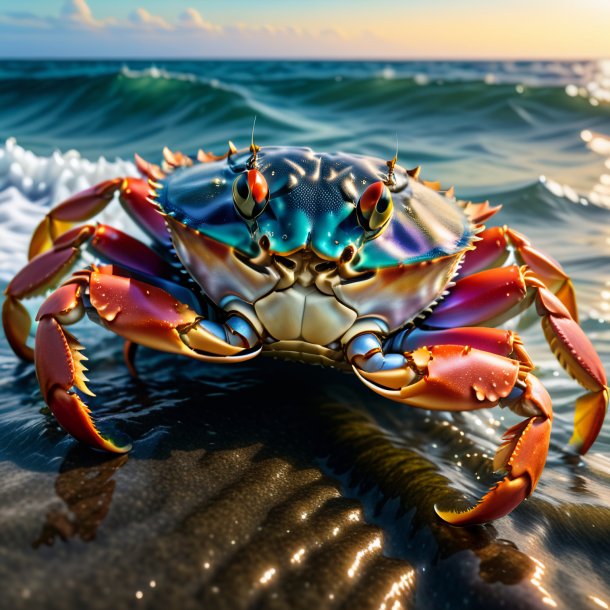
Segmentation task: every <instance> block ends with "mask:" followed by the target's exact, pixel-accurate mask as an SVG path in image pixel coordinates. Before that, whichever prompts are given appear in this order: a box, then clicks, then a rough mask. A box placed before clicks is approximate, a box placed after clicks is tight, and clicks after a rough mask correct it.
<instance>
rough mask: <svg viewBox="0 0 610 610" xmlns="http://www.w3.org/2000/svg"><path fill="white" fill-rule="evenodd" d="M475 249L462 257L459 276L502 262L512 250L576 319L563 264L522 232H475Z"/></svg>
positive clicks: (495, 229) (573, 297) (571, 289)
mask: <svg viewBox="0 0 610 610" xmlns="http://www.w3.org/2000/svg"><path fill="white" fill-rule="evenodd" d="M478 237H479V239H480V241H478V242H477V244H476V248H475V249H474V250H472V251H470V252H468V253H466V255H465V256H464V260H463V262H462V267H461V269H460V277H466V276H470V275H473V274H475V273H478V272H480V271H484V270H486V269H491V268H494V267H499V266H501V265H503V264H504V263H505V262H506V260H507V259H508V257H509V255H510V252H511V250H512V251H513V252H514V254H515V257H516V259H517V262H518V263H519V264H520V265H527V267H528V269H529V270H530V271H531V272H532V273H533V274H534V275H535V276H536V277H537V278H538V279H540V280H541V281H542V282H543V283H544V285H545V286H546V287H547V288H549V289H550V290H552V291H553V292H554V293H555V294H556V295H557V296H558V297H559V299H560V300H561V302H562V303H563V304H564V305H565V306H566V307H567V309H568V311H569V312H570V314H571V316H572V318H573V319H574V320H576V321H577V322H578V310H577V306H576V295H575V294H574V286H573V284H572V280H571V279H570V277H569V276H568V274H567V273H566V272H565V271H564V270H563V268H562V266H561V265H560V264H559V263H558V262H557V261H556V260H555V259H554V258H553V257H551V256H550V255H548V254H546V253H545V252H542V251H541V250H538V249H537V248H535V247H534V246H532V244H531V242H530V241H529V240H528V239H527V238H526V237H525V236H524V235H522V234H521V233H519V232H518V231H515V229H512V228H510V227H507V226H503V227H490V228H488V229H485V230H484V231H483V232H482V233H479V235H478Z"/></svg>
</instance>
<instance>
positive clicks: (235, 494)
mask: <svg viewBox="0 0 610 610" xmlns="http://www.w3.org/2000/svg"><path fill="white" fill-rule="evenodd" d="M255 115H256V117H257V122H256V133H257V136H256V137H257V142H258V143H259V144H261V145H263V146H264V145H305V146H311V147H313V148H316V149H319V150H344V151H348V152H359V153H363V154H372V155H377V156H381V157H383V158H389V157H391V156H392V155H393V154H394V148H395V141H396V137H397V136H398V142H399V158H400V163H401V164H402V165H404V166H407V167H412V166H415V165H419V164H421V165H422V166H423V172H422V174H423V178H424V179H428V180H440V181H441V182H442V183H443V185H445V186H447V187H448V186H450V185H455V187H456V192H457V194H458V196H460V197H468V198H473V199H474V200H475V201H478V200H481V199H482V198H490V200H491V201H492V202H493V203H503V204H504V208H503V210H502V212H501V213H500V215H498V217H496V218H494V219H493V221H494V223H498V224H504V223H506V224H511V225H512V226H514V227H515V228H517V229H519V230H521V231H523V232H524V233H526V234H527V235H528V236H529V237H530V238H531V239H532V241H534V242H535V243H536V244H537V245H538V246H539V247H540V248H542V249H544V250H546V251H548V252H550V253H551V254H553V255H554V256H555V257H556V258H557V259H559V260H560V261H561V262H562V264H563V265H564V267H565V268H566V270H567V271H568V272H569V273H570V274H571V275H572V277H573V278H574V281H575V285H576V289H577V293H578V298H579V306H580V310H581V318H582V325H583V327H584V328H585V330H586V331H587V333H588V335H589V336H590V337H591V339H592V341H593V343H594V344H595V346H596V348H597V349H598V351H599V353H600V355H601V357H602V360H603V361H604V363H605V365H606V368H607V369H610V139H608V136H610V64H608V63H607V62H606V63H604V62H504V63H499V62H482V63H467V62H460V63H450V62H445V63H443V62H434V63H426V62H417V63H384V62H374V63H368V62H322V63H319V62H279V61H278V62H252V63H251V62H151V61H147V62H133V61H127V62H0V142H5V144H4V145H3V147H2V148H0V236H1V239H0V280H1V285H2V288H4V286H5V285H6V283H7V282H8V281H9V280H10V278H11V276H12V275H13V274H14V273H15V272H16V271H17V270H18V269H19V268H20V266H21V265H22V264H23V263H24V262H25V251H26V247H27V239H28V236H29V234H30V232H31V231H32V229H33V228H34V226H35V225H36V223H37V221H38V219H39V218H40V217H41V215H42V214H43V213H44V211H45V209H46V207H48V206H49V205H51V204H54V203H57V202H59V201H61V200H62V199H64V198H65V197H67V196H68V195H69V194H71V193H73V192H76V191H78V190H80V189H82V188H85V187H86V186H88V185H89V184H92V183H95V182H97V181H100V180H102V179H105V178H108V177H113V176H116V175H129V174H134V173H135V167H134V166H133V164H132V163H131V159H132V155H133V153H134V152H138V153H139V154H141V155H142V156H144V157H145V158H147V159H149V160H151V161H155V162H156V161H158V160H159V158H160V150H161V149H162V147H163V146H165V145H167V146H169V147H170V148H172V149H174V150H176V149H177V150H183V151H184V152H193V151H196V150H197V149H198V148H204V149H205V150H206V151H208V150H211V151H213V152H215V153H221V152H224V151H225V150H226V146H227V141H228V140H229V139H230V140H232V141H234V142H235V144H236V145H237V146H238V147H243V146H245V145H247V144H248V142H249V137H250V130H251V127H252V121H253V117H254V116H255ZM104 214H105V215H104V221H105V222H108V221H110V222H116V223H117V224H118V225H119V226H125V225H124V222H125V221H124V219H122V218H115V217H114V214H115V211H114V210H109V211H108V212H105V213H104ZM35 306H36V303H35V302H32V304H31V308H32V309H35ZM520 332H521V334H522V335H523V336H524V338H525V342H526V345H527V346H528V349H529V351H530V353H531V354H532V356H533V359H534V361H535V362H536V364H537V365H538V367H539V368H538V371H537V374H538V375H539V376H540V377H541V379H542V380H543V381H544V383H545V385H546V386H547V387H548V388H549V391H550V392H551V395H552V397H553V399H554V405H555V412H556V417H555V421H554V428H553V439H552V442H551V451H550V454H549V460H548V463H547V467H546V470H545V472H544V474H543V477H542V479H541V482H540V484H539V486H538V488H537V490H536V492H535V494H534V496H533V497H532V499H531V500H529V501H528V502H526V503H525V504H524V505H523V506H521V507H520V508H519V509H517V510H516V511H515V512H514V513H513V514H511V515H510V516H509V517H507V518H505V519H502V520H500V521H498V522H496V523H494V524H493V525H492V526H486V527H482V528H474V529H473V530H469V531H468V532H464V531H462V530H454V529H452V528H448V527H444V526H441V525H439V524H438V523H437V522H436V521H435V520H434V518H433V517H432V515H431V512H430V511H431V505H432V504H433V502H434V501H435V497H436V496H435V494H436V493H437V492H438V493H440V492H439V490H441V491H442V490H445V491H446V488H447V486H448V485H449V486H450V488H452V489H454V490H456V493H455V495H456V497H460V493H467V494H470V495H469V498H471V499H472V498H474V497H476V496H479V495H480V494H481V493H482V492H483V491H484V489H485V488H486V487H487V486H488V485H489V483H490V482H491V481H492V480H493V475H492V474H491V469H490V465H489V460H488V459H487V457H483V455H485V456H488V455H493V448H494V446H495V445H496V444H497V442H498V440H499V437H500V435H501V430H502V429H503V427H504V426H506V425H507V424H508V423H509V421H510V422H512V421H513V416H512V415H510V414H507V413H504V412H503V411H501V410H500V409H496V410H494V411H493V412H491V413H489V414H487V413H478V414H476V415H466V416H463V417H462V416H459V417H453V416H444V415H442V414H441V415H438V416H435V417H431V416H429V415H427V414H425V413H420V412H414V411H412V410H408V409H406V408H400V407H396V406H395V405H393V404H389V403H387V402H385V401H383V400H382V399H379V398H377V397H375V396H372V395H371V394H370V393H369V392H368V391H367V390H366V389H365V388H364V387H361V386H360V384H358V382H357V380H354V379H353V378H352V377H349V376H346V375H343V374H340V373H337V372H334V371H329V370H322V369H319V368H315V367H307V366H305V365H297V364H291V363H276V362H275V361H271V360H261V361H260V362H254V363H250V364H248V365H240V366H237V367H236V368H231V369H226V368H224V367H218V366H207V365H201V364H200V363H195V362H192V361H186V360H180V359H175V358H171V357H168V356H164V355H158V354H154V353H152V352H148V351H143V353H142V355H141V357H140V359H141V378H140V380H138V381H134V380H132V379H131V378H130V377H129V375H128V374H127V373H126V371H125V369H124V367H123V365H122V362H121V343H120V341H119V340H117V339H116V338H112V337H109V336H107V335H106V334H104V333H103V332H102V331H101V330H100V329H99V328H97V327H94V326H92V325H85V326H84V328H83V330H82V331H79V333H78V334H79V337H80V338H81V340H82V341H83V342H84V343H85V344H86V345H89V346H90V349H89V355H90V356H91V357H92V366H91V368H92V371H93V374H92V375H91V378H92V380H93V384H94V385H95V390H96V393H97V394H98V397H99V398H98V400H97V407H96V409H97V412H98V414H99V417H100V419H101V420H102V421H104V422H106V423H110V422H113V423H114V424H115V425H116V426H117V427H118V428H119V429H122V430H123V431H126V432H128V433H129V434H130V436H131V437H132V438H133V440H134V450H133V452H132V453H131V454H130V455H129V457H128V458H120V459H119V460H118V461H117V459H116V458H106V457H102V456H99V455H97V454H95V453H92V452H90V451H89V450H86V449H83V448H80V447H78V445H77V444H76V443H75V442H74V441H73V440H72V439H70V438H68V437H66V435H65V434H64V433H63V432H62V431H61V430H59V429H58V428H57V426H56V424H55V423H54V422H53V420H52V419H51V418H50V417H49V415H48V414H47V413H45V412H44V410H43V411H41V408H42V407H43V404H42V401H41V398H40V395H39V392H38V389H37V384H36V381H35V376H34V372H33V369H32V367H31V366H29V365H23V364H20V363H19V362H17V360H16V359H15V357H14V356H13V355H12V353H11V352H10V351H9V349H8V346H7V344H6V342H5V341H4V340H1V341H0V367H1V369H2V375H1V377H0V460H1V461H0V473H1V476H2V478H3V481H4V483H3V486H2V490H0V498H1V501H0V590H2V591H3V593H4V594H5V595H6V596H7V599H8V600H9V605H10V607H24V608H25V607H28V608H29V607H41V606H42V605H45V606H47V607H57V608H71V607H82V606H79V604H82V603H83V600H86V602H87V603H88V604H90V607H100V608H103V607H108V606H109V600H110V599H113V600H114V602H116V603H118V604H119V605H121V604H122V605H123V606H125V607H129V605H130V604H131V605H136V604H139V605H140V606H143V605H145V606H146V607H151V608H154V607H164V604H166V605H167V603H170V600H171V601H172V602H175V601H176V600H179V603H180V604H181V605H182V607H185V608H188V607H200V605H201V604H204V605H205V607H206V608H215V607H218V608H220V607H227V608H240V607H269V608H272V607H278V608H283V607H304V608H305V607H320V608H323V607H329V608H330V607H349V608H352V607H354V608H356V607H358V608H360V607H361V608H378V607H381V604H382V603H386V607H387V608H390V607H392V605H391V604H392V603H394V602H396V603H398V602H400V603H401V604H402V606H400V607H405V608H410V607H416V608H426V609H429V608H444V607H447V608H488V607H491V606H492V605H493V606H497V605H506V606H507V607H513V608H542V607H549V606H551V607H566V608H599V607H600V603H599V602H603V603H606V604H610V585H609V584H608V573H610V550H609V547H608V539H609V535H610V426H609V424H608V423H606V425H605V426H604V428H603V430H602V433H601V435H600V437H599V439H598V441H597V443H596V444H595V445H594V446H593V448H592V450H591V452H590V454H589V455H588V456H587V458H586V459H585V460H582V461H576V462H574V461H573V460H568V459H566V458H565V457H564V455H563V453H562V447H563V446H564V445H565V443H566V442H567V440H568V438H569V436H570V432H571V417H572V405H573V403H574V400H575V398H576V397H577V396H579V394H580V390H579V388H578V387H577V386H576V384H575V383H574V382H572V381H570V380H569V379H568V378H567V376H566V375H565V374H564V373H563V372H562V371H561V369H560V367H559V365H558V364H557V363H556V361H555V360H554V358H553V357H552V355H551V353H550V351H549V350H548V348H547V346H546V344H545V342H544V338H543V336H542V333H541V332H540V329H539V327H538V325H537V324H532V325H529V326H527V327H524V328H523V329H520ZM94 404H95V403H94ZM396 452H397V453H396ZM376 456H383V459H382V457H379V459H377V457H376ZM391 456H395V457H396V456H398V457H397V458H396V459H399V462H398V463H399V464H400V465H399V466H396V467H389V466H388V465H387V464H388V463H389V462H387V461H386V458H387V460H390V457H391ZM390 461H391V460H390ZM391 463H392V464H394V463H395V462H391ZM428 488H429V489H430V492H429V493H428V492H427V489H428ZM350 511H351V512H350ZM354 511H355V512H354ZM293 513H294V514H293ZM302 514H305V515H306V518H303V519H301V515H302ZM350 515H352V516H350ZM353 515H355V517H354V516H353ZM235 521H238V522H239V523H237V524H236V523H234V522H235ZM287 524H288V525H287ZM335 528H339V530H340V533H339V534H333V532H334V530H335ZM335 536H338V537H337V538H335ZM301 550H302V553H301ZM358 553H361V554H360V555H359V554H358ZM295 556H296V557H297V559H294V557H295ZM358 557H359V558H360V559H358V561H357V562H356V559H357V558H358ZM293 559H294V560H293ZM342 562H343V563H342ZM205 564H208V567H207V568H206V567H205ZM354 566H355V567H354ZM541 566H542V567H541ZM270 570H274V571H273V572H271V571H270ZM350 570H352V572H350ZM350 574H351V575H350ZM265 575H267V576H266V577H265ZM261 579H262V582H261ZM151 582H155V586H151V584H150V583H151ZM109 583H113V584H112V585H110V584H109ZM395 583H402V585H400V586H398V589H396V590H395V591H394V593H395V595H394V597H392V596H390V597H387V599H386V597H384V596H385V595H389V592H391V591H392V585H393V584H395ZM396 591H398V592H396ZM138 592H139V593H142V596H141V597H139V596H137V593H138ZM331 596H332V597H331ZM384 600H385V601H384ZM596 600H597V601H596ZM553 604H555V605H556V606H553ZM165 607H167V606H165ZM397 607H398V606H397ZM602 607H603V606H602Z"/></svg>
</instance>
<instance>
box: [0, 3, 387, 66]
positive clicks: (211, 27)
mask: <svg viewBox="0 0 610 610" xmlns="http://www.w3.org/2000/svg"><path fill="white" fill-rule="evenodd" d="M42 32H44V33H45V39H44V46H41V43H39V42H38V38H37V33H39V34H40V33H42ZM361 38H362V35H361V34H360V33H354V32H351V31H350V32H342V31H340V30H339V29H338V28H333V27H330V28H329V27H325V28H323V29H318V30H314V31H311V30H308V29H306V28H303V27H301V26H299V25H284V26H283V25H277V24H252V23H243V22H242V23H240V22H237V23H231V24H229V25H224V26H223V25H219V24H216V23H212V22H210V21H208V20H206V19H205V18H204V16H203V15H202V14H201V13H200V12H199V11H198V10H196V9H195V8H190V7H189V8H186V9H184V10H183V11H182V12H181V13H180V14H179V15H178V17H177V18H176V19H175V20H172V21H169V20H166V19H165V18H163V17H161V16H159V15H154V14H152V13H151V12H150V11H149V10H147V9H146V8H144V7H138V8H137V9H135V10H133V11H132V12H131V13H130V14H129V15H128V16H127V17H126V18H123V19H118V18H105V19H98V18H96V17H95V16H94V14H93V13H92V11H91V9H90V7H89V5H88V4H87V0H64V3H63V5H62V8H61V10H60V12H59V14H58V15H56V16H48V17H44V16H40V15H35V14H34V13H31V12H23V11H11V12H0V55H3V56H10V57H28V56H33V55H34V56H37V55H39V54H40V52H41V49H42V48H44V52H45V53H54V54H55V56H57V57H73V56H75V55H76V56H79V57H92V56H95V57H126V56H130V57H146V56H150V55H156V56H158V55H159V54H161V55H162V56H167V57H183V56H184V55H185V54H189V55H192V54H193V53H194V54H195V55H197V56H201V57H206V56H207V57H209V56H220V55H222V56H224V57H240V56H242V57H243V56H249V57H278V56H283V57H302V56H313V55H316V56H325V57H329V56H339V55H342V54H343V53H344V51H343V49H345V48H346V47H347V46H349V45H352V46H354V45H353V44H352V43H355V42H356V41H357V40H359V39H361ZM84 43H86V44H84ZM370 43H371V40H370V36H369V37H368V38H367V44H370ZM356 46H357V45H356ZM378 46H379V48H380V49H381V50H383V45H378ZM187 49H188V50H187Z"/></svg>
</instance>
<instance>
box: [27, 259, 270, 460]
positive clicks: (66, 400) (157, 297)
mask: <svg viewBox="0 0 610 610" xmlns="http://www.w3.org/2000/svg"><path fill="white" fill-rule="evenodd" d="M113 271H114V269H113V268H112V267H111V266H107V267H102V268H100V269H98V270H94V271H88V270H84V271H79V272H77V273H75V274H74V275H73V276H72V278H71V279H70V280H68V282H66V283H65V284H64V285H63V286H61V287H60V288H58V289H57V290H56V291H55V292H54V293H52V294H51V295H50V296H49V298H48V299H47V300H46V301H45V302H44V303H43V304H42V306H41V308H40V310H39V312H38V316H37V319H38V320H39V324H38V330H37V333H36V347H35V362H36V374H37V376H38V381H39V384H40V388H41V390H42V394H43V397H44V400H45V402H46V403H47V405H48V406H49V408H50V409H51V411H52V412H53V414H54V415H55V417H56V418H57V420H58V421H59V423H60V424H61V426H62V427H63V428H64V429H65V430H66V431H67V432H69V433H70V434H71V435H72V436H74V437H75V438H77V439H78V440H80V441H82V442H84V443H87V444H89V445H91V446H93V447H97V448H99V449H104V450H107V451H114V452H118V453H122V452H125V451H128V450H129V446H126V445H119V444H117V443H115V442H113V441H112V440H111V439H109V438H105V437H104V436H102V434H101V433H100V432H99V430H98V429H97V427H96V425H95V423H94V422H93V420H92V419H91V414H90V411H89V409H88V407H87V406H86V404H85V403H84V402H83V400H82V398H81V396H80V395H79V393H78V392H80V394H88V395H90V396H93V393H92V392H91V391H90V390H89V388H88V387H87V384H86V382H87V379H86V377H85V376H84V371H85V370H86V369H85V367H84V366H83V360H86V358H85V357H84V355H83V353H82V351H83V347H82V345H80V343H79V342H78V340H77V339H76V338H75V337H74V336H73V335H72V334H71V333H69V332H68V331H67V330H66V329H65V326H66V325H67V324H72V323H74V322H76V321H78V320H79V319H80V318H82V316H83V315H84V313H85V306H84V303H85V302H87V309H90V310H91V312H92V313H93V314H94V317H95V318H96V321H98V322H99V323H101V324H102V325H103V326H104V327H106V328H108V329H109V330H111V331H113V332H114V333H116V334H118V335H120V336H122V337H123V338H125V339H127V340H128V341H133V342H136V343H138V344H140V345H145V346H148V347H151V348H154V349H158V350H162V351H166V352H173V353H177V354H184V355H187V356H190V357H192V358H196V359H199V360H204V361H213V362H240V361H243V360H247V359H249V358H253V357H254V356H256V355H257V354H258V353H259V352H260V349H261V347H260V339H259V337H258V335H257V334H256V331H254V329H252V328H251V327H250V326H249V324H247V323H246V321H245V320H244V319H243V318H241V317H238V316H237V315H234V316H231V317H229V319H228V320H227V321H226V323H225V324H224V325H220V324H216V323H213V322H210V321H208V320H204V319H203V318H202V316H200V315H199V314H198V313H197V312H195V311H194V310H192V309H191V308H190V307H188V306H187V305H185V304H184V303H180V302H178V301H177V299H176V298H175V297H174V296H172V295H171V294H169V293H168V292H165V291H164V290H162V289H160V288H157V287H156V286H152V285H150V284H146V283H144V282H140V281H138V280H135V279H133V278H129V277H126V276H120V275H115V274H113ZM85 297H86V298H85Z"/></svg>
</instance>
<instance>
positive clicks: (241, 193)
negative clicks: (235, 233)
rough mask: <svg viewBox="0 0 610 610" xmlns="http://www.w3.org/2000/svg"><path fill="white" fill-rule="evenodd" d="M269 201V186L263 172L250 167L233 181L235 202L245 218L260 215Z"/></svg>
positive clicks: (248, 218)
mask: <svg viewBox="0 0 610 610" xmlns="http://www.w3.org/2000/svg"><path fill="white" fill-rule="evenodd" d="M268 202H269V186H268V185H267V181H266V180H265V177H264V176H263V174H261V173H260V172H259V171H258V170H257V169H249V170H248V171H247V172H244V173H243V174H240V175H239V176H237V178H235V181H234V182H233V203H234V204H235V207H236V208H237V211H238V212H239V214H240V215H241V216H243V218H245V219H247V220H253V219H254V218H256V217H257V216H260V215H261V214H262V212H263V210H264V209H265V206H266V205H267V203H268Z"/></svg>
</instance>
